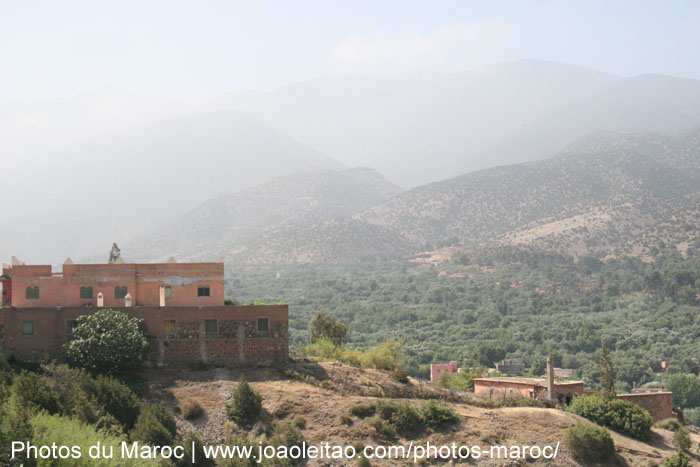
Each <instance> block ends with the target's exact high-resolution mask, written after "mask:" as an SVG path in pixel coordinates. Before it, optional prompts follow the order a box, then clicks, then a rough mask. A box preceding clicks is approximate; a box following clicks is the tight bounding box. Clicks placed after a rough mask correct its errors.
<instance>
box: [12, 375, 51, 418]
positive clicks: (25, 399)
mask: <svg viewBox="0 0 700 467" xmlns="http://www.w3.org/2000/svg"><path fill="white" fill-rule="evenodd" d="M12 389H13V392H14V393H15V394H16V395H17V400H18V402H19V404H20V405H21V406H23V407H25V408H28V409H42V410H45V411H46V412H48V413H49V414H51V415H53V414H57V413H60V412H62V411H63V404H62V403H61V400H60V399H59V397H58V395H57V394H56V391H54V390H53V388H52V387H51V385H50V384H49V381H48V378H45V377H43V376H41V375H38V374H37V373H29V372H27V371H24V370H23V371H22V372H21V373H20V374H19V375H17V376H16V377H15V378H14V382H13V388H12Z"/></svg>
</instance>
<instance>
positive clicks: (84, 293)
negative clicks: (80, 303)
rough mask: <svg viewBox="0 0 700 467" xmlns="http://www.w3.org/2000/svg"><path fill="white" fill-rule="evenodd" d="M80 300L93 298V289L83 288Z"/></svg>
mask: <svg viewBox="0 0 700 467" xmlns="http://www.w3.org/2000/svg"><path fill="white" fill-rule="evenodd" d="M80 298H92V287H81V288H80Z"/></svg>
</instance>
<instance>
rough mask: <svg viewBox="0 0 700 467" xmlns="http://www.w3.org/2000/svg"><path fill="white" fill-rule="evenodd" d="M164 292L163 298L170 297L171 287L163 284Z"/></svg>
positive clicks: (171, 293)
mask: <svg viewBox="0 0 700 467" xmlns="http://www.w3.org/2000/svg"><path fill="white" fill-rule="evenodd" d="M164 293H165V298H172V296H173V288H172V287H170V286H169V285H166V286H165V291H164Z"/></svg>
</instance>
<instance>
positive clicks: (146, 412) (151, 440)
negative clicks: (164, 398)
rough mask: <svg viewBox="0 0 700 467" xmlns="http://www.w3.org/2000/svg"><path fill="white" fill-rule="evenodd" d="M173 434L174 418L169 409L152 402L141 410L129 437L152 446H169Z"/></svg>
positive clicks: (174, 430) (173, 437)
mask: <svg viewBox="0 0 700 467" xmlns="http://www.w3.org/2000/svg"><path fill="white" fill-rule="evenodd" d="M175 434H176V427H175V419H174V417H173V415H172V414H171V413H170V411H168V409H166V408H165V407H163V406H162V405H160V404H152V405H147V406H146V407H144V408H143V409H142V410H141V413H140V414H139V417H138V419H136V423H135V424H134V429H133V430H131V432H130V433H129V437H130V438H131V440H132V441H142V442H144V443H148V444H150V445H153V446H170V445H172V444H173V441H174V439H175Z"/></svg>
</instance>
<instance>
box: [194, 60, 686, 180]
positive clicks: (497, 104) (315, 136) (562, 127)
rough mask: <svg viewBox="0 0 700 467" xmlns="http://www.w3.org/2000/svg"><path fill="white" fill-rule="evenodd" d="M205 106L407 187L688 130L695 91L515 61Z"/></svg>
mask: <svg viewBox="0 0 700 467" xmlns="http://www.w3.org/2000/svg"><path fill="white" fill-rule="evenodd" d="M205 108H206V109H236V110H240V111H242V112H245V113H247V114H250V115H253V116H255V117H257V118H259V119H260V120H261V121H263V122H265V123H267V124H269V125H270V126H272V127H274V128H277V129H278V130H280V131H282V132H283V133H285V134H288V135H290V136H292V137H294V138H296V139H298V140H299V141H302V142H304V143H306V144H309V145H310V146H312V147H315V148H317V149H319V150H321V151H323V152H325V153H326V154H330V155H332V156H333V157H336V158H337V159H339V160H341V161H343V162H344V163H346V164H347V165H350V166H370V167H373V168H375V169H377V170H378V171H379V172H380V173H382V174H384V175H385V176H386V177H387V178H388V179H389V180H392V181H393V182H394V183H397V184H398V185H400V186H402V187H406V188H408V187H413V186H417V185H422V184H425V183H428V182H432V181H439V180H442V179H446V178H450V177H454V176H455V175H458V174H462V173H466V172H470V171H474V170H479V169H485V168H489V167H494V166H496V165H508V164H514V163H519V162H527V161H533V160H538V159H543V158H547V157H550V156H552V155H554V154H555V153H557V152H559V151H561V150H562V149H563V148H564V147H566V145H568V144H570V143H572V142H573V141H575V140H577V139H578V138H581V137H583V136H585V135H587V134H589V133H591V132H594V131H599V130H609V131H621V132H647V131H648V132H672V131H680V130H683V129H687V128H690V127H692V126H695V125H698V124H700V81H698V80H691V79H680V78H674V77H669V76H662V75H642V76H636V77H631V78H621V77H617V76H613V75H610V74H606V73H600V72H597V71H593V70H588V69H585V68H580V67H576V66H571V65H564V64H560V63H551V62H543V61H537V60H523V61H519V62H514V63H505V64H501V65H494V66H488V67H484V68H481V69H477V70H472V71H468V72H463V73H454V74H438V73H404V74H396V75H386V76H337V77H326V78H320V79H317V80H312V81H307V82H304V83H299V84H296V85H293V86H287V87H284V88H280V89H277V90H275V91H271V92H256V93H237V94H229V95H226V96H222V97H221V98H220V99H218V100H216V101H214V102H211V103H210V104H209V105H207V106H205Z"/></svg>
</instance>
